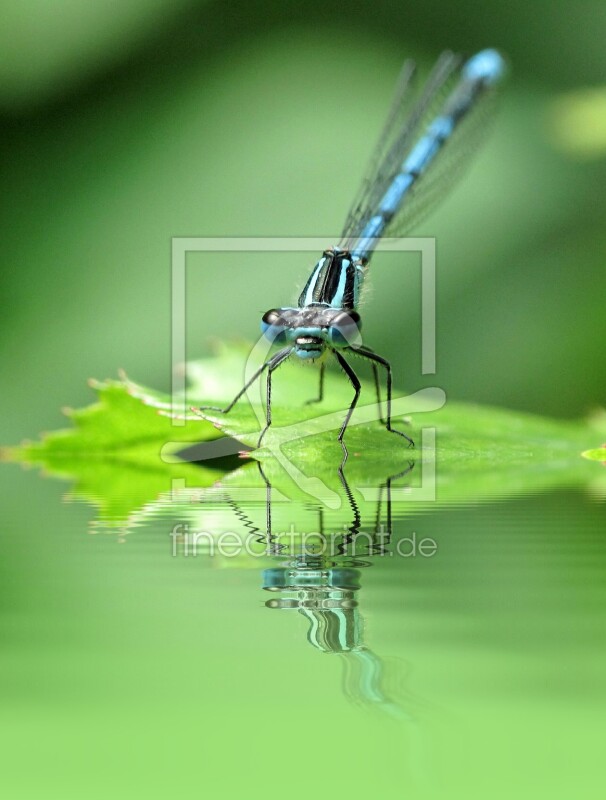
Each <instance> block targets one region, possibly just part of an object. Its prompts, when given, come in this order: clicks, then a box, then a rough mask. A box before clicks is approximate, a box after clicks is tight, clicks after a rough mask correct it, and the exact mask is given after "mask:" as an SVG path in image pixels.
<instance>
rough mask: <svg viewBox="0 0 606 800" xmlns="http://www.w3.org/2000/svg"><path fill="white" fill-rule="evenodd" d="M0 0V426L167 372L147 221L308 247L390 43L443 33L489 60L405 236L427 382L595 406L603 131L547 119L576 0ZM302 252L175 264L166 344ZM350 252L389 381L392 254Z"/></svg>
mask: <svg viewBox="0 0 606 800" xmlns="http://www.w3.org/2000/svg"><path fill="white" fill-rule="evenodd" d="M3 9H4V16H5V24H3V25H2V28H1V30H0V54H1V55H0V113H1V115H2V117H1V123H0V124H1V128H2V138H1V149H2V164H3V167H2V172H3V182H2V184H3V192H2V199H1V220H2V231H3V242H4V247H3V258H4V279H3V288H4V303H3V311H4V313H3V315H2V323H1V334H0V335H1V347H2V350H1V359H0V365H1V366H0V369H1V370H2V372H3V381H2V385H3V394H4V414H3V417H2V421H1V423H0V424H1V425H2V440H3V441H15V440H18V439H19V438H20V437H22V436H26V435H33V434H35V433H36V432H37V431H38V430H39V429H41V428H50V427H54V426H56V425H57V424H58V423H59V422H60V421H61V416H60V413H59V408H60V407H61V406H62V405H64V404H70V405H78V404H81V403H83V402H85V401H86V399H87V397H88V396H89V395H88V390H87V388H86V386H85V380H86V379H87V378H88V377H91V376H95V377H100V378H101V377H108V376H113V375H115V374H116V369H117V368H118V367H124V368H126V369H127V370H128V371H129V372H130V373H131V374H132V375H133V376H134V377H136V378H139V379H140V380H142V381H144V382H146V383H148V384H153V385H156V386H159V387H162V386H164V387H165V386H167V385H168V381H169V374H170V361H169V351H170V294H169V289H170V240H171V237H172V236H180V235H181V236H197V235H200V236H203V235H255V236H256V235H280V236H282V235H312V236H323V235H326V236H327V240H328V241H329V242H330V241H331V240H332V238H334V236H335V233H337V232H338V231H339V230H340V228H341V225H342V222H343V219H344V215H345V213H346V211H347V209H348V207H349V203H350V199H351V197H352V195H353V192H354V191H355V189H356V187H357V183H358V181H359V179H360V177H361V173H362V171H363V167H364V165H365V163H366V159H367V157H368V155H369V152H370V149H371V147H372V144H373V142H374V138H375V136H376V133H377V131H378V129H379V127H380V125H381V123H382V121H383V119H384V115H385V113H386V108H387V105H388V102H389V98H390V94H391V91H392V88H393V83H394V80H395V77H396V75H397V71H398V69H399V65H400V63H401V61H402V59H403V58H404V57H408V56H414V57H417V58H418V59H419V60H420V61H421V63H422V64H424V65H426V66H428V65H429V64H430V63H431V62H432V61H433V59H435V57H436V56H437V54H438V53H439V52H440V51H441V50H442V49H443V48H446V47H451V48H454V49H459V50H463V51H466V52H473V51H475V50H476V49H478V48H482V47H485V46H496V47H499V48H501V49H502V50H503V51H504V52H505V53H506V54H507V56H508V58H509V60H510V63H511V65H512V70H511V76H510V80H509V82H508V85H507V89H506V92H505V93H504V97H503V103H502V108H501V112H500V115H499V117H498V119H497V121H496V124H495V126H494V131H493V135H492V136H491V137H490V139H489V142H488V144H487V146H486V147H485V148H484V149H483V151H482V153H481V156H480V157H479V158H477V159H476V161H475V162H474V164H473V167H472V169H471V170H470V172H469V174H468V175H467V176H466V179H465V180H464V181H463V182H462V184H460V185H459V186H457V187H456V189H455V190H454V191H453V193H452V194H451V195H450V196H449V198H448V200H447V201H446V202H445V203H444V204H443V206H442V207H441V208H440V209H439V211H438V212H437V213H436V214H434V215H433V216H432V217H430V218H428V219H427V220H426V221H424V222H423V223H422V224H421V225H420V226H419V229H418V230H415V231H414V233H415V234H419V235H435V236H437V240H438V258H439V261H438V274H439V286H438V289H439V309H438V376H437V379H436V382H437V383H438V385H440V386H443V387H444V388H445V389H446V390H447V392H448V395H449V396H450V397H451V398H461V399H469V400H477V401H480V402H485V403H496V404H501V405H506V406H510V407H516V408H522V409H529V410H533V411H539V412H545V413H549V414H552V415H563V416H575V415H580V414H583V413H584V412H586V411H587V409H588V408H590V407H592V406H593V405H595V404H598V403H600V402H603V399H604V388H605V383H606V379H605V378H604V373H603V370H602V369H601V360H602V359H601V356H602V351H603V341H604V333H605V329H606V318H605V315H604V312H603V298H604V294H605V292H604V290H605V288H606V270H604V268H603V252H604V245H605V244H606V234H605V233H604V225H603V219H604V211H605V202H606V201H605V199H604V192H603V182H604V177H605V176H606V159H604V158H603V157H601V156H602V155H603V153H606V141H605V142H603V151H602V150H601V149H600V147H599V144H598V147H597V148H594V149H593V150H592V151H591V153H590V156H591V157H587V154H585V153H584V152H583V151H582V148H580V149H578V151H575V147H574V136H573V137H572V139H573V144H572V146H570V141H569V139H570V137H569V139H566V140H565V141H566V142H567V143H568V149H566V148H565V147H562V146H561V144H562V137H559V138H558V115H557V113H555V112H554V108H556V110H557V109H559V114H560V117H561V116H562V115H564V117H565V116H566V110H567V108H568V105H567V100H566V98H567V97H568V96H569V94H568V93H570V92H575V91H577V90H579V89H581V88H585V87H590V86H600V84H601V83H602V82H605V81H606V48H604V44H603V43H604V34H605V33H606V8H605V6H604V4H603V3H602V2H599V1H598V0H596V1H595V2H584V3H574V4H573V3H566V2H541V1H540V0H539V1H538V2H534V3H533V4H532V6H530V5H529V4H527V3H525V2H521V0H513V2H512V1H511V0H508V1H507V2H473V1H472V0H466V2H461V3H458V4H451V3H445V2H442V1H441V0H429V2H424V3H412V2H397V3H396V2H386V1H385V0H383V1H380V2H376V3H372V4H353V5H352V4H349V5H348V6H347V8H346V9H345V8H344V7H343V6H342V5H341V4H338V3H331V2H330V1H329V2H322V3H313V2H312V3H309V2H307V3H303V4H300V5H297V6H296V7H290V6H289V7H284V6H283V5H282V4H279V3H270V2H265V3H264V2H253V3H246V4H244V3H230V4H220V3H215V4H210V3H199V2H198V3H194V2H186V0H181V1H180V2H174V0H173V2H172V3H169V2H166V0H165V1H163V0H124V2H122V3H120V4H114V3H97V4H90V3H84V2H77V0H71V2H57V3H54V4H52V6H51V5H50V4H47V3H45V2H42V1H41V0H39V1H38V2H36V1H35V0H30V1H29V2H24V3H10V2H8V3H5V4H4V6H3ZM562 97H564V111H562ZM557 102H559V105H554V104H556V103H557ZM560 122H561V120H560ZM571 124H572V127H573V131H574V130H575V124H576V123H575V121H574V119H573V120H572V123H571ZM585 124H589V122H588V121H587V120H586V119H581V120H580V122H579V125H580V126H581V127H582V126H583V125H585ZM582 133H583V131H581V134H582ZM311 260H312V256H305V255H301V256H300V257H299V259H298V260H297V259H294V258H292V257H291V258H290V259H289V260H288V262H286V261H282V260H280V259H276V258H268V259H267V261H266V262H264V263H263V262H261V263H260V261H259V259H254V260H252V259H251V260H250V261H249V262H247V260H246V259H243V258H241V259H239V260H238V261H234V260H231V261H229V262H226V264H225V265H219V267H218V268H217V269H216V270H215V271H213V272H212V274H209V273H210V272H211V271H210V270H204V269H192V270H190V285H189V319H188V334H189V344H188V347H189V355H190V356H192V357H195V356H196V355H201V354H203V353H204V352H207V349H208V338H209V337H210V336H212V335H215V336H228V335H235V336H245V337H247V338H251V337H254V336H256V334H257V331H258V324H259V315H260V313H262V312H263V311H264V310H265V309H266V308H268V307H270V306H272V305H279V304H282V303H288V302H291V301H292V300H293V299H294V298H295V296H296V295H295V291H296V287H297V286H299V285H300V283H301V281H302V280H304V278H305V277H306V275H307V272H308V269H309V265H310V261H311ZM406 264H408V262H406ZM373 267H374V269H373V277H372V285H373V289H372V296H371V302H369V303H368V304H367V308H366V309H365V326H366V337H367V341H368V342H369V343H372V345H373V346H374V347H375V348H376V349H377V350H379V351H380V352H382V353H384V354H385V355H387V356H389V357H390V358H391V359H392V360H393V361H394V362H395V366H396V369H397V376H398V380H399V383H400V384H401V385H406V386H408V387H411V386H412V387H415V386H417V385H419V381H420V378H419V367H420V354H419V339H418V336H419V334H418V330H419V318H418V312H419V308H418V305H419V299H418V298H419V294H418V267H417V262H416V260H414V258H413V257H412V256H411V258H410V264H409V267H410V268H408V269H403V263H402V260H399V261H394V262H392V261H390V259H389V258H388V257H383V258H382V259H381V258H377V259H376V261H375V262H374V263H373ZM394 287H395V288H394Z"/></svg>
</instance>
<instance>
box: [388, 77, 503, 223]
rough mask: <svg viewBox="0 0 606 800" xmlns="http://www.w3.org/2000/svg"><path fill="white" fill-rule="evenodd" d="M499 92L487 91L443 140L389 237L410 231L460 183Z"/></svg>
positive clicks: (397, 218) (487, 130)
mask: <svg viewBox="0 0 606 800" xmlns="http://www.w3.org/2000/svg"><path fill="white" fill-rule="evenodd" d="M497 105H498V104H497V102H496V93H495V92H490V91H489V92H485V93H484V94H483V95H482V97H481V98H480V99H479V100H478V101H477V103H475V104H474V106H473V108H472V109H471V110H470V111H469V112H468V113H467V114H466V116H465V117H464V118H463V119H462V120H461V121H460V122H459V124H458V125H457V128H456V129H455V131H454V133H453V134H452V136H450V137H449V139H448V140H447V141H446V142H445V143H444V145H443V152H441V153H440V157H439V158H436V159H434V161H432V163H431V164H430V165H429V167H428V168H427V170H426V171H425V172H424V174H423V176H422V177H421V178H420V179H419V181H418V183H416V184H415V185H414V186H413V187H412V189H411V191H410V192H409V193H408V194H407V196H406V200H405V201H404V203H403V204H402V206H401V208H400V210H399V211H398V212H397V213H396V215H395V216H394V218H393V219H392V220H391V222H390V223H389V225H388V226H387V229H386V231H385V235H386V236H403V235H405V234H407V233H409V232H410V230H411V229H412V228H413V227H415V226H416V225H417V224H418V223H419V222H420V221H421V220H422V219H424V218H425V217H426V216H427V215H428V214H429V213H430V212H431V210H432V209H433V208H434V207H435V206H436V205H437V204H438V203H439V202H441V201H442V199H443V198H444V197H445V195H446V194H447V192H448V191H450V189H451V188H452V187H453V186H454V185H455V183H457V181H458V180H459V179H460V178H461V176H462V175H463V174H464V172H465V171H466V170H467V168H468V167H469V164H470V162H471V160H472V158H473V157H474V155H475V154H476V153H477V151H478V148H479V146H480V144H481V143H482V141H483V140H484V138H485V137H486V135H487V134H488V132H489V131H490V129H491V127H492V124H491V123H492V121H493V119H494V116H495V112H496V109H497Z"/></svg>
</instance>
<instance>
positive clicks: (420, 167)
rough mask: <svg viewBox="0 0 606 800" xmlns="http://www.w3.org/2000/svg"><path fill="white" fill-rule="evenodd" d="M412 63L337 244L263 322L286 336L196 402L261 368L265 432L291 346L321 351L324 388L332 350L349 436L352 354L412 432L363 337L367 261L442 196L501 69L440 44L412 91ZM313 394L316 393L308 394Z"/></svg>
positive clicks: (468, 150)
mask: <svg viewBox="0 0 606 800" xmlns="http://www.w3.org/2000/svg"><path fill="white" fill-rule="evenodd" d="M415 71H416V69H415V65H414V63H413V62H412V61H406V62H405V63H404V65H403V67H402V71H401V74H400V78H399V80H398V84H397V87H396V92H395V96H394V99H393V102H392V105H391V108H390V111H389V114H388V116H387V121H386V123H385V125H384V128H383V131H382V133H381V135H380V136H379V140H378V142H377V145H376V147H375V150H374V153H373V156H372V158H371V160H370V163H369V166H368V168H367V171H366V176H365V178H364V180H363V181H362V184H361V187H360V190H359V192H358V194H357V196H356V198H355V200H354V202H353V204H352V206H351V209H350V212H349V214H348V216H347V220H346V222H345V226H344V228H343V232H342V235H341V239H340V242H339V244H338V246H334V247H331V248H329V249H327V250H325V251H324V253H323V254H322V257H321V258H320V260H319V261H318V262H317V264H316V265H315V267H314V269H313V271H312V273H311V276H310V278H309V280H308V281H307V284H306V285H305V288H304V289H303V291H302V292H301V295H300V297H299V300H298V304H297V306H296V307H290V306H289V307H284V308H274V309H271V310H270V311H268V312H267V313H266V314H265V315H264V316H263V320H262V323H261V329H262V332H263V333H264V335H265V336H266V337H267V338H268V339H269V340H270V341H271V342H272V343H273V344H278V345H283V346H282V348H281V349H280V350H278V352H277V353H275V354H274V355H272V356H271V357H270V358H269V359H267V361H265V363H264V364H262V366H261V367H259V369H258V370H257V371H256V372H255V373H254V375H253V376H252V377H251V378H250V380H249V381H247V383H246V385H245V386H244V387H243V388H242V390H241V391H240V392H238V394H237V395H236V397H234V399H233V400H232V402H231V403H230V404H229V405H228V406H227V407H226V408H223V409H221V408H216V407H214V406H202V407H201V408H200V409H199V410H200V411H204V410H214V411H221V412H222V413H225V414H226V413H228V412H229V411H230V410H231V409H232V408H233V407H234V405H235V404H236V403H237V401H238V400H239V399H240V398H241V397H242V396H243V395H244V394H245V393H246V391H247V390H248V388H249V387H250V386H251V385H252V384H253V383H254V381H256V380H257V379H258V378H259V377H260V376H261V375H262V374H263V373H264V372H265V371H267V385H266V410H265V414H266V418H265V427H264V428H263V430H262V431H261V434H260V436H259V441H258V445H259V446H260V445H261V442H262V439H263V436H264V435H265V433H266V431H267V429H268V428H269V426H270V425H271V382H272V375H273V373H274V371H275V370H276V369H277V368H278V367H279V366H280V365H281V364H283V363H284V362H285V361H286V360H287V359H288V358H290V356H293V355H294V356H296V357H297V358H299V359H301V360H303V361H315V360H319V361H320V391H319V396H318V398H317V400H318V401H319V400H321V399H322V397H323V392H324V372H325V366H326V362H325V359H324V356H326V355H327V354H332V355H333V356H334V357H335V359H336V361H337V363H338V364H339V365H340V367H341V368H342V369H343V371H344V372H345V374H346V375H347V377H348V378H349V380H350V382H351V385H352V388H353V390H354V396H353V399H352V401H351V404H350V406H349V409H348V410H347V413H346V415H345V419H344V420H343V424H342V426H341V429H340V431H339V436H338V440H339V441H340V442H341V445H342V447H343V451H344V455H345V457H347V448H346V447H345V443H344V441H343V437H344V435H345V431H346V429H347V425H348V423H349V421H350V419H351V415H352V413H353V411H354V408H355V407H356V404H357V402H358V398H359V396H360V388H361V384H360V380H359V379H358V376H357V375H356V373H355V371H354V370H353V368H352V366H351V364H350V363H349V361H348V360H347V358H346V355H347V354H355V355H356V356H359V357H361V358H363V359H365V360H367V361H368V362H370V364H371V365H372V369H373V373H374V381H375V387H376V392H377V403H378V407H379V416H380V418H381V422H383V424H384V425H385V427H386V428H387V430H388V431H391V432H392V433H395V434H397V435H399V436H402V437H404V438H405V439H406V440H407V441H408V442H409V445H410V446H413V440H412V439H411V438H410V437H409V436H408V435H407V434H406V433H404V432H403V431H398V430H396V429H395V428H393V427H392V424H391V394H392V370H391V366H390V364H389V361H387V359H385V358H383V357H382V356H380V355H378V354H377V353H375V352H374V351H373V350H371V349H370V348H369V347H367V346H366V345H364V344H362V339H361V336H360V327H361V321H360V314H359V312H358V304H359V299H360V293H361V289H362V284H363V281H364V277H365V275H366V272H367V269H368V263H369V261H370V258H371V256H372V253H373V251H374V249H375V247H376V244H377V241H378V239H379V238H380V237H381V236H384V235H385V234H386V233H389V234H390V235H392V236H394V235H404V234H405V233H407V232H408V231H409V230H410V227H411V225H412V224H413V223H415V222H416V221H418V219H419V218H420V216H421V215H422V214H423V213H424V212H426V211H427V210H428V208H429V206H430V205H432V204H433V203H434V201H437V200H438V199H440V198H441V197H442V196H443V194H444V190H445V186H446V185H449V184H452V183H453V182H454V179H455V178H456V177H458V175H459V173H460V172H461V170H462V167H463V165H464V164H465V163H466V161H467V157H468V156H470V155H472V154H473V152H474V151H475V149H476V145H477V141H478V140H477V133H479V132H481V131H482V130H483V129H484V128H485V127H486V126H485V124H484V123H485V118H486V113H485V112H486V110H487V109H488V107H489V106H490V105H491V104H490V103H489V99H490V98H491V97H492V96H494V90H495V87H496V85H497V84H498V82H499V81H500V79H501V77H502V76H503V74H504V71H505V67H504V62H503V59H502V57H501V56H500V54H499V53H498V52H497V51H496V50H483V51H481V52H479V53H477V54H476V55H475V56H473V57H472V58H470V59H469V60H467V61H465V60H464V59H463V58H461V56H459V55H456V54H454V53H451V52H445V53H443V54H442V55H441V56H440V58H439V59H438V61H437V63H436V64H435V66H434V68H433V70H432V72H431V74H430V75H429V78H428V79H427V82H426V83H425V86H424V88H423V90H422V92H421V93H420V95H419V96H418V97H416V96H415V95H414V93H413V92H412V84H413V79H414V75H415ZM379 367H382V368H383V369H385V373H386V384H387V386H386V388H387V397H386V415H385V418H383V417H382V414H381V410H380V409H381V399H380V390H379V377H378V368H379ZM312 402H315V401H312Z"/></svg>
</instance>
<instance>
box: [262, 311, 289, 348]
mask: <svg viewBox="0 0 606 800" xmlns="http://www.w3.org/2000/svg"><path fill="white" fill-rule="evenodd" d="M286 328H287V325H286V320H285V319H284V317H283V316H282V313H281V311H280V309H279V308H272V309H270V310H269V311H266V312H265V314H263V319H262V320H261V332H262V333H263V335H264V336H265V337H266V338H267V339H269V341H270V342H284V341H286Z"/></svg>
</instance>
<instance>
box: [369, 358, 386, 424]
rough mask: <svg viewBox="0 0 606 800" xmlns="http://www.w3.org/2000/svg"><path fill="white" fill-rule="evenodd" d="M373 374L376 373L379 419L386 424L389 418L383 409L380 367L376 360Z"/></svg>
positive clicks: (373, 364)
mask: <svg viewBox="0 0 606 800" xmlns="http://www.w3.org/2000/svg"><path fill="white" fill-rule="evenodd" d="M372 374H373V375H374V379H375V392H376V394H377V407H378V409H379V419H380V420H381V422H382V423H383V425H385V424H386V423H387V420H385V419H384V418H383V409H382V408H381V385H380V383H379V368H378V367H377V365H376V364H375V362H374V361H373V362H372Z"/></svg>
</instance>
